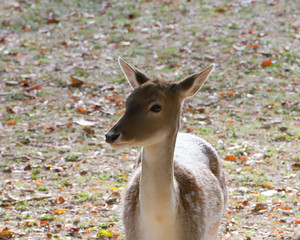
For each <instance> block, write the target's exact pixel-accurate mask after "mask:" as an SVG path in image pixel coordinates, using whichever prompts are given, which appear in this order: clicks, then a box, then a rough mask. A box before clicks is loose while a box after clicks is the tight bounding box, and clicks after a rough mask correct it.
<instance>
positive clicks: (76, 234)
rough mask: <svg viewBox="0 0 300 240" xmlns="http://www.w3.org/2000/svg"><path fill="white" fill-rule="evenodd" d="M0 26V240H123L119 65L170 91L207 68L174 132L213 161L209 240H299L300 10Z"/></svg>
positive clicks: (152, 6)
mask: <svg viewBox="0 0 300 240" xmlns="http://www.w3.org/2000/svg"><path fill="white" fill-rule="evenodd" d="M4 2H5V3H4ZM0 24H1V25H0V79H1V80H0V206H1V208H0V239H10V238H13V239H124V233H123V228H122V221H121V219H120V207H121V205H120V200H121V196H122V194H123V192H124V188H125V186H126V184H127V181H128V179H129V178H130V176H131V174H132V172H133V168H134V164H135V161H136V160H135V159H136V156H137V155H138V149H124V150H115V149H112V148H111V147H110V146H109V145H108V144H106V143H105V142H104V134H105V132H106V131H107V130H108V129H109V128H110V127H111V125H112V124H113V123H114V122H115V121H116V120H117V119H118V118H119V117H120V116H121V115H122V113H123V111H124V101H125V98H126V96H128V94H129V93H130V91H131V89H130V87H129V85H128V83H127V82H126V81H125V78H124V76H123V75H122V72H121V70H120V68H119V66H118V64H117V58H118V56H122V57H123V58H124V59H125V60H126V61H128V62H130V63H131V64H133V65H135V66H137V67H138V68H140V69H142V70H143V71H145V72H146V73H147V74H148V75H149V76H152V77H153V78H159V79H164V80H172V81H173V80H174V81H177V80H180V79H182V78H183V77H185V76H187V75H189V74H191V73H195V72H198V71H200V70H201V69H202V68H203V67H204V66H207V65H209V64H211V63H213V62H214V63H216V69H215V71H214V72H213V74H212V75H211V76H210V79H209V80H208V82H207V83H206V84H205V85H204V86H203V88H202V90H201V91H200V92H199V93H198V94H197V95H196V96H194V97H193V98H191V99H189V100H188V101H186V102H185V105H184V109H183V113H182V120H181V131H182V132H192V133H194V134H196V135H198V136H201V137H202V138H204V139H206V140H207V141H209V142H210V143H211V144H212V145H213V146H214V147H215V148H216V149H217V151H218V153H219V155H220V158H221V159H222V163H223V167H224V170H225V172H226V176H227V179H228V187H229V203H228V210H227V212H226V214H225V216H224V219H223V223H222V226H221V229H220V234H219V238H220V239H224V240H230V239H231V240H240V239H245V240H260V239H268V240H271V239H300V227H299V224H300V203H299V202H300V201H299V200H300V193H299V188H300V184H299V183H300V181H299V168H300V154H299V143H300V106H299V99H300V98H299V97H300V96H299V92H300V91H299V90H300V89H299V84H300V81H299V78H300V60H299V59H300V6H299V1H298V0H289V1H284V0H274V1H273V0H266V1H254V0H234V1H220V0H213V1H208V0H201V1H159V0H157V1H146V0H145V1H139V2H135V1H128V0H123V1H117V0H113V1H100V0H99V1H96V0H94V1H92V0H91V1H87V0H83V1H79V0H57V1H55V0H48V1H46V0H21V1H0Z"/></svg>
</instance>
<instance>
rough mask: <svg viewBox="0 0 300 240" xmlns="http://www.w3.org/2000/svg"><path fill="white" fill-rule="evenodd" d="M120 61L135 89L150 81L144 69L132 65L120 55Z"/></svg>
mask: <svg viewBox="0 0 300 240" xmlns="http://www.w3.org/2000/svg"><path fill="white" fill-rule="evenodd" d="M118 61H119V65H120V67H121V69H122V71H123V73H124V75H125V77H126V79H127V81H128V82H129V84H130V86H131V87H132V88H133V89H135V88H137V87H139V86H140V85H142V84H143V83H145V82H147V81H149V78H148V77H147V76H146V75H145V74H144V73H143V72H142V71H140V70H139V69H137V68H134V67H132V66H130V65H129V64H128V63H127V62H125V61H124V60H123V59H122V58H121V57H119V59H118Z"/></svg>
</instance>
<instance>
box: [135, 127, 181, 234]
mask: <svg viewBox="0 0 300 240" xmlns="http://www.w3.org/2000/svg"><path fill="white" fill-rule="evenodd" d="M176 137H177V131H174V133H172V134H170V135H169V136H168V137H167V138H166V139H165V140H164V141H162V142H160V143H157V144H153V145H151V146H146V147H144V148H143V152H142V175H141V185H140V193H141V195H140V202H141V217H142V224H143V225H144V229H145V230H146V231H147V230H148V233H149V234H147V232H146V233H145V235H144V236H145V239H157V240H160V239H176V237H175V236H174V237H171V236H172V235H173V234H174V232H175V231H174V229H176V227H175V219H176V214H177V194H176V183H175V180H174V163H173V161H174V160H173V156H174V149H175V142H176ZM154 235H155V236H154ZM147 236H148V238H147Z"/></svg>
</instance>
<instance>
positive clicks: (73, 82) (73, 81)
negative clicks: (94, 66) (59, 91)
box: [68, 76, 84, 87]
mask: <svg viewBox="0 0 300 240" xmlns="http://www.w3.org/2000/svg"><path fill="white" fill-rule="evenodd" d="M70 79H71V83H70V84H69V85H68V87H80V86H82V85H83V84H84V81H82V80H81V79H79V78H78V77H75V76H71V77H70Z"/></svg>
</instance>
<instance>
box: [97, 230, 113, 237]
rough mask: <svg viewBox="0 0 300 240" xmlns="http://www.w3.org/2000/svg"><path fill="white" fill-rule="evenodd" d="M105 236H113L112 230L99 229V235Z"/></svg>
mask: <svg viewBox="0 0 300 240" xmlns="http://www.w3.org/2000/svg"><path fill="white" fill-rule="evenodd" d="M103 236H107V237H112V236H113V234H112V232H110V231H108V230H104V229H101V230H99V232H98V233H97V237H98V238H99V237H103Z"/></svg>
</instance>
